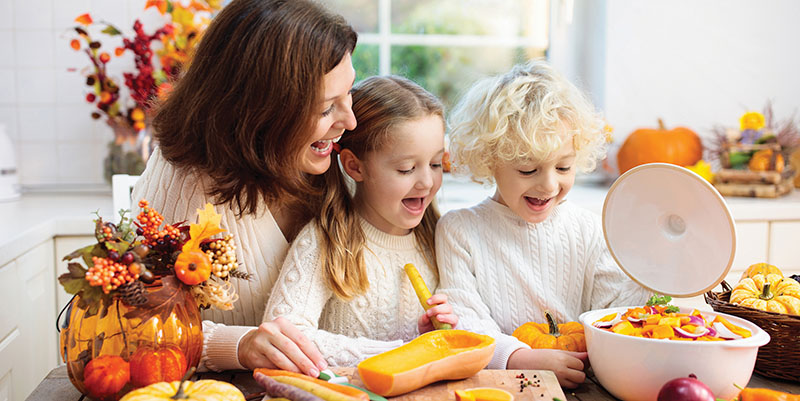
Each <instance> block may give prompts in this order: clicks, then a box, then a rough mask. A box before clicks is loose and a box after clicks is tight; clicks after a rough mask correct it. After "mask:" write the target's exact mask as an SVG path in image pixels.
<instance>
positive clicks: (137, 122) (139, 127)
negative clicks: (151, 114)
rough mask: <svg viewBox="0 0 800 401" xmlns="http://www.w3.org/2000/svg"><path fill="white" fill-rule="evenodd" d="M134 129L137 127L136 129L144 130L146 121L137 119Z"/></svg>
mask: <svg viewBox="0 0 800 401" xmlns="http://www.w3.org/2000/svg"><path fill="white" fill-rule="evenodd" d="M133 129H135V130H136V131H141V130H143V129H144V123H143V122H141V121H136V122H135V123H133Z"/></svg>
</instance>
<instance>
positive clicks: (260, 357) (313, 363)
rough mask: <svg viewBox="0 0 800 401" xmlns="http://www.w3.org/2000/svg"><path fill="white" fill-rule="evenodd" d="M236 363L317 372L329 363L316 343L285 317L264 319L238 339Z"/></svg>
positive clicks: (315, 373)
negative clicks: (267, 320) (237, 358)
mask: <svg viewBox="0 0 800 401" xmlns="http://www.w3.org/2000/svg"><path fill="white" fill-rule="evenodd" d="M239 363H240V364H242V366H244V367H245V368H247V369H250V370H254V369H255V368H273V369H274V368H277V369H283V370H291V371H292V372H299V373H305V374H307V375H309V376H311V377H317V376H319V371H320V370H322V369H325V368H327V367H328V363H327V362H325V359H323V358H322V354H321V353H320V352H319V350H318V349H317V347H316V346H315V345H314V344H313V343H312V342H311V341H310V340H309V339H308V338H307V337H306V336H305V335H303V333H301V332H300V330H298V329H297V327H294V325H293V324H292V323H290V322H289V321H288V320H286V319H284V318H282V317H278V318H276V319H275V320H273V321H271V322H264V323H261V325H260V326H258V328H257V329H255V330H252V331H250V332H248V333H247V334H245V335H244V336H243V337H242V339H241V340H240V341H239Z"/></svg>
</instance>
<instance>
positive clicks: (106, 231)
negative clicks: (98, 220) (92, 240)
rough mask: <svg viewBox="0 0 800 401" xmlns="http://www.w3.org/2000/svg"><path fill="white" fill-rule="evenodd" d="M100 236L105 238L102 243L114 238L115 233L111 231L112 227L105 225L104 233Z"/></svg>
mask: <svg viewBox="0 0 800 401" xmlns="http://www.w3.org/2000/svg"><path fill="white" fill-rule="evenodd" d="M100 235H101V236H102V237H103V238H102V240H101V241H108V240H110V239H111V238H112V237H113V236H114V233H113V232H112V231H111V227H109V226H108V225H103V231H102V232H101V233H100Z"/></svg>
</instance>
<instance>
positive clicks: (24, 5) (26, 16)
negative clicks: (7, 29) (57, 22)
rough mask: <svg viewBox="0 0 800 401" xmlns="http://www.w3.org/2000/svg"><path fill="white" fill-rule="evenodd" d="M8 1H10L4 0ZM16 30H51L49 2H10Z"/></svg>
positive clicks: (46, 0)
mask: <svg viewBox="0 0 800 401" xmlns="http://www.w3.org/2000/svg"><path fill="white" fill-rule="evenodd" d="M5 1H10V0H5ZM12 1H13V2H14V5H13V7H14V26H15V27H16V28H17V29H53V3H52V1H51V0H12Z"/></svg>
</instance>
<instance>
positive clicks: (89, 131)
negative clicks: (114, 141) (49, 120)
mask: <svg viewBox="0 0 800 401" xmlns="http://www.w3.org/2000/svg"><path fill="white" fill-rule="evenodd" d="M92 110H93V108H92V105H90V104H89V103H86V104H85V105H84V104H78V105H58V106H56V138H57V139H58V141H59V142H63V141H71V142H76V141H84V142H87V141H88V142H93V141H94V120H93V119H92V117H91V116H90V113H91V112H92Z"/></svg>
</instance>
